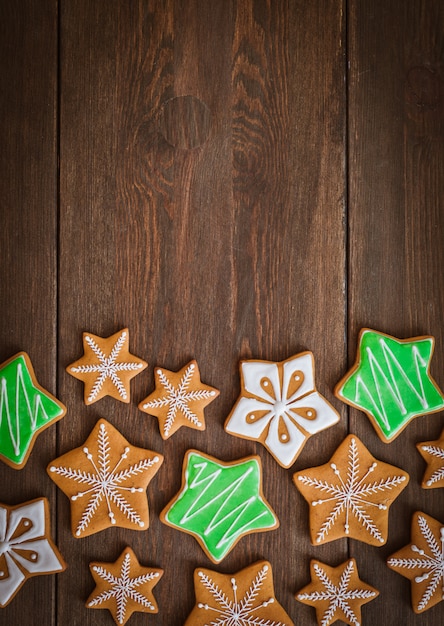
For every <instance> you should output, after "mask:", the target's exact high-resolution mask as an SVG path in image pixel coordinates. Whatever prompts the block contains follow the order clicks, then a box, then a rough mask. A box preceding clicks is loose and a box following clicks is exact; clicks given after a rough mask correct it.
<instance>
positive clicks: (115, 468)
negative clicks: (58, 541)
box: [47, 419, 163, 537]
mask: <svg viewBox="0 0 444 626" xmlns="http://www.w3.org/2000/svg"><path fill="white" fill-rule="evenodd" d="M162 461H163V457H162V455H161V454H157V453H155V452H152V451H151V450H145V449H143V448H136V447H135V446H131V445H130V444H129V443H128V441H127V440H126V439H125V438H124V437H123V436H122V435H121V434H120V433H119V431H118V430H117V429H116V428H114V427H113V426H112V425H111V424H109V423H108V422H107V421H106V420H104V419H101V420H99V421H98V422H97V424H96V426H95V428H94V429H93V430H92V432H91V434H90V435H89V437H88V439H87V440H86V441H85V443H84V444H83V445H82V446H80V447H79V448H75V449H74V450H71V452H67V453H66V454H64V455H63V456H61V457H59V458H57V459H55V460H54V461H52V463H50V464H49V466H48V468H47V471H48V474H49V476H50V478H51V479H52V480H53V481H54V482H55V483H56V485H57V486H58V487H59V488H60V489H61V490H62V491H63V493H65V494H66V495H67V496H68V497H69V499H70V501H71V528H72V533H73V535H74V537H86V536H87V535H92V534H93V533H96V532H98V531H100V530H103V529H105V528H109V527H111V526H120V527H122V528H131V529H134V530H146V529H147V528H148V525H149V514H148V500H147V495H146V488H147V486H148V483H149V482H150V481H151V479H152V478H153V476H154V475H155V474H156V472H157V471H158V469H159V467H160V466H161V464H162Z"/></svg>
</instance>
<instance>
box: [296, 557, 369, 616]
mask: <svg viewBox="0 0 444 626" xmlns="http://www.w3.org/2000/svg"><path fill="white" fill-rule="evenodd" d="M310 570H311V583H310V584H309V585H307V586H306V587H304V588H303V589H301V591H299V593H297V594H296V600H299V602H302V603H303V604H308V605H310V606H313V607H314V608H315V609H316V617H317V620H318V624H319V626H329V625H330V624H333V623H334V622H336V621H338V620H342V621H343V622H345V623H346V624H350V626H359V624H361V623H362V622H361V606H362V605H363V604H366V603H367V602H370V601H371V600H374V599H375V598H376V597H377V596H378V595H379V591H378V590H377V589H375V588H374V587H371V586H370V585H367V583H364V582H363V581H362V580H361V579H360V578H359V575H358V569H357V566H356V561H355V559H349V560H348V561H345V563H342V565H338V567H330V566H329V565H326V564H325V563H321V562H320V561H316V560H312V561H311V563H310Z"/></svg>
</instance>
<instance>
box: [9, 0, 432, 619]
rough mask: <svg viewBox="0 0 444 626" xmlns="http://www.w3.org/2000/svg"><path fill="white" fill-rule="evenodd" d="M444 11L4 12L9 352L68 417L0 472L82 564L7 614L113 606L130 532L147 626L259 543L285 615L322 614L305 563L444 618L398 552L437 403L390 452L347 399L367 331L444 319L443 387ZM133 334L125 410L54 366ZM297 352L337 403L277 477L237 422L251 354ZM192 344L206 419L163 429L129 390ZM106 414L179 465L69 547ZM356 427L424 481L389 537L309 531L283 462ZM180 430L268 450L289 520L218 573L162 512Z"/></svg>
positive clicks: (180, 606)
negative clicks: (318, 542) (87, 394)
mask: <svg viewBox="0 0 444 626" xmlns="http://www.w3.org/2000/svg"><path fill="white" fill-rule="evenodd" d="M441 4H442V3H439V2H438V0H428V1H425V0H411V1H410V0H409V1H408V2H404V1H401V0H399V1H394V2H391V3H386V2H383V1H382V0H375V1H374V2H371V3H369V2H365V1H364V0H349V1H348V2H345V1H344V0H326V1H325V2H322V3H316V2H306V1H305V0H273V1H270V0H230V1H226V0H162V1H161V2H159V1H157V0H129V1H127V2H117V1H116V2H110V1H109V0H95V1H94V2H90V1H89V0H75V1H73V0H63V1H60V2H59V3H57V2H56V1H55V0H54V1H51V0H47V1H46V0H45V1H44V2H39V3H36V2H29V1H26V0H19V1H18V2H15V3H8V2H3V3H2V4H1V8H0V23H1V27H0V28H1V31H2V38H1V40H0V53H1V54H0V64H1V69H2V75H1V80H2V90H1V93H0V129H1V131H0V133H1V134H0V138H1V145H2V150H1V151H0V174H1V176H0V186H1V192H2V193H1V194H0V203H1V215H2V226H3V228H2V229H0V243H1V251H2V255H1V263H2V272H3V273H2V276H3V277H4V280H3V281H1V283H0V296H1V300H0V307H1V312H2V321H3V324H2V326H1V327H0V337H1V345H0V352H1V353H2V355H3V357H4V358H5V359H6V358H7V357H8V356H10V355H11V354H13V353H14V352H16V351H18V350H19V349H27V350H28V351H29V352H30V356H31V358H32V359H33V362H34V364H35V366H36V371H37V373H38V377H39V380H40V382H41V383H42V384H43V385H44V386H47V388H48V389H50V390H51V391H52V392H57V395H58V397H59V398H60V399H61V400H62V401H63V402H64V403H65V404H66V405H67V406H68V414H67V416H66V417H65V419H64V420H62V421H61V422H60V423H59V424H58V425H57V427H56V428H53V429H49V430H48V431H46V432H45V433H44V434H43V435H42V436H41V441H39V440H38V443H37V444H36V448H35V450H34V452H33V453H32V455H31V458H30V460H29V462H28V464H27V466H26V468H25V469H24V470H21V471H20V472H17V471H14V470H12V469H10V468H8V467H6V466H4V467H3V464H2V467H1V468H0V482H1V485H2V489H1V494H0V496H1V497H0V500H3V499H4V500H5V501H6V502H8V503H13V502H20V501H23V500H26V499H29V498H31V497H36V496H38V495H47V496H48V497H49V498H50V500H51V504H52V513H53V522H54V527H55V531H54V534H55V535H56V536H57V543H58V545H59V548H60V550H61V552H62V554H63V555H64V557H65V559H66V561H67V563H68V569H67V571H66V572H64V573H63V574H60V575H58V576H48V577H38V578H36V579H35V580H33V581H29V582H28V583H27V589H26V591H25V589H23V590H22V591H21V592H20V596H19V598H17V599H16V600H15V601H14V602H13V603H11V605H10V606H9V607H8V608H7V609H4V610H2V612H1V614H0V623H3V622H2V620H5V623H8V625H11V626H15V624H17V625H18V624H28V623H29V624H32V623H41V624H44V625H45V626H46V625H47V624H48V625H54V626H56V625H58V624H60V625H61V624H69V626H85V625H86V626H87V625H89V624H94V625H95V626H100V625H102V624H103V625H104V626H105V625H106V624H110V622H111V623H112V618H111V616H110V615H109V613H108V612H107V611H90V610H88V609H87V608H86V607H85V605H84V604H85V601H86V599H87V597H88V596H89V594H90V593H91V591H92V590H93V588H94V581H93V579H92V577H91V576H90V574H89V569H88V564H89V563H90V562H91V561H110V562H111V561H115V560H116V559H117V557H118V556H119V555H120V553H121V552H122V551H123V549H124V548H125V546H127V545H129V546H131V547H132V548H133V549H134V551H135V553H136V554H137V556H138V558H139V561H140V562H141V564H142V565H146V566H149V565H151V566H153V567H157V568H162V569H164V571H165V574H164V576H163V577H162V579H161V581H160V582H159V584H158V585H157V586H156V587H155V588H154V595H155V597H156V600H157V602H158V604H159V608H160V612H159V614H158V615H157V616H150V617H149V618H148V617H146V616H144V615H142V614H141V613H134V614H133V616H132V617H131V621H130V624H132V625H134V626H137V624H140V625H142V624H147V623H148V622H149V623H152V624H159V625H160V624H162V625H164V626H176V625H179V624H183V623H184V621H185V619H186V618H187V616H188V615H189V613H190V612H191V609H192V607H193V605H194V602H195V596H194V588H193V582H192V577H193V571H194V569H195V568H196V567H206V568H208V567H209V568H210V569H211V568H213V569H215V570H218V571H220V572H223V573H231V572H235V571H237V570H239V569H241V568H244V567H246V566H248V565H250V564H251V563H253V562H254V561H256V560H259V559H268V560H270V561H271V563H272V566H273V574H274V581H275V590H276V597H277V598H278V600H279V601H280V603H281V604H282V605H283V606H284V608H285V610H286V611H287V612H288V614H289V615H290V616H291V617H292V619H293V620H294V623H295V624H303V625H304V626H305V625H307V626H309V625H310V624H316V618H315V611H314V609H313V608H311V607H308V606H306V605H303V604H301V603H298V602H297V601H296V600H295V598H294V594H295V593H296V592H297V591H298V590H299V589H300V588H302V587H303V586H305V585H306V584H307V583H308V582H309V563H310V559H311V558H316V559H319V560H321V561H325V562H326V563H328V564H330V565H333V566H334V565H338V564H339V563H341V562H343V561H344V560H345V559H346V558H347V556H354V557H356V559H357V561H358V567H359V572H360V575H361V577H362V579H363V580H365V581H366V582H368V583H369V584H371V585H374V586H375V587H376V588H378V589H379V590H380V592H381V593H380V596H379V598H378V599H377V600H375V601H374V602H371V603H369V604H368V605H366V606H365V607H364V608H363V623H364V624H377V623H381V624H392V623H397V622H399V623H402V624H406V625H412V626H413V624H427V625H428V626H430V625H431V626H438V624H441V623H442V620H443V608H444V603H441V604H440V605H437V606H436V607H434V609H432V610H431V611H427V612H426V613H425V614H423V615H422V616H415V614H414V613H413V611H412V609H411V608H410V590H409V583H408V581H407V580H405V579H403V578H402V577H401V576H399V575H397V574H395V573H394V572H392V571H390V570H389V569H388V568H387V567H386V565H385V559H386V557H387V556H388V555H389V554H391V553H392V552H394V551H395V550H398V549H399V548H401V547H402V546H403V545H405V544H406V543H407V542H408V541H409V528H410V517H411V514H412V512H413V511H414V510H416V509H422V510H424V511H425V512H426V513H429V514H432V515H434V516H435V517H437V518H438V519H439V518H440V516H441V519H442V511H443V495H442V494H441V491H442V490H438V489H436V490H427V491H425V490H423V489H421V488H420V486H419V482H420V479H421V477H422V473H423V470H424V463H423V461H422V459H421V457H420V455H419V454H417V452H416V450H415V448H414V444H415V443H416V442H417V441H422V440H427V439H433V438H436V437H437V436H438V434H439V432H440V430H441V429H442V413H441V414H437V415H435V416H430V417H426V418H418V419H417V420H415V421H414V422H413V423H412V424H411V425H410V426H409V427H408V428H407V429H406V430H405V431H404V433H403V434H402V435H400V437H399V438H398V439H397V440H396V441H395V442H393V443H391V444H389V445H386V444H383V443H382V442H380V440H379V438H378V437H377V436H376V434H375V432H374V431H373V428H372V426H371V425H370V422H369V420H367V418H366V417H365V416H364V414H362V413H360V412H358V411H355V410H349V409H348V408H347V407H346V406H345V405H344V404H341V403H340V402H339V401H338V400H337V399H336V398H334V397H333V393H332V390H333V388H334V385H335V383H336V382H337V381H338V380H339V379H340V378H341V377H342V375H343V374H344V373H345V371H346V370H347V366H348V364H351V363H352V362H353V361H354V359H355V350H356V340H357V335H358V331H359V329H360V328H361V327H362V326H371V327H374V328H375V329H378V330H382V331H385V332H388V333H391V334H394V335H396V336H398V337H408V336H413V335H417V334H432V335H434V336H435V337H436V351H435V355H434V357H433V361H432V374H433V375H434V377H435V379H436V381H437V382H438V384H440V386H441V387H443V386H444V378H443V376H442V371H443V366H444V356H443V355H444V337H443V331H442V310H443V308H444V306H443V305H444V300H443V295H442V293H443V286H444V285H443V272H442V267H443V260H444V259H443V257H444V252H443V249H444V248H443V241H444V237H443V234H444V232H443V231H444V213H443V211H442V206H441V204H440V203H441V197H442V191H443V189H444V184H443V182H444V159H443V150H442V146H443V138H444V137H443V134H444V116H443V106H442V103H443V97H444V88H443V85H444V82H443V75H444V74H443V69H444V68H443V58H442V52H441V51H442V47H443V46H442V44H443V41H442V37H443V32H444V29H443V26H444V11H443V9H442V7H441ZM347 68H348V71H347ZM57 194H58V197H57ZM18 216H19V219H18ZM124 327H128V328H129V334H130V350H131V352H132V353H134V354H135V355H137V356H139V357H140V358H142V359H144V360H146V361H147V362H148V363H149V365H148V368H147V369H146V370H145V371H144V372H142V373H141V374H140V375H139V376H137V377H135V378H134V379H133V381H132V382H131V402H130V403H129V404H125V403H120V402H118V401H116V400H113V399H111V398H104V399H102V400H100V401H99V402H97V403H94V404H92V405H90V406H85V405H84V403H83V386H82V383H81V382H80V381H79V380H76V379H75V378H73V377H71V376H70V375H69V374H68V373H67V372H66V371H65V367H66V366H67V365H68V364H69V363H71V362H73V361H74V360H76V359H77V358H79V357H80V356H81V355H82V352H83V349H82V332H83V331H89V332H91V333H94V334H96V335H99V336H103V337H106V336H109V335H111V334H113V333H115V332H117V331H118V330H120V329H122V328H124ZM303 350H311V351H312V352H313V353H314V357H315V365H316V382H317V387H318V389H319V391H320V392H321V393H322V394H323V395H325V396H326V397H327V399H328V400H330V401H331V402H332V404H333V405H334V406H335V407H336V408H337V409H338V411H339V412H340V414H341V421H340V423H339V424H338V425H336V426H335V427H334V428H330V429H328V430H326V431H324V432H322V433H320V434H318V435H316V436H315V437H312V438H311V439H310V440H309V441H308V442H307V444H306V446H305V447H304V449H303V451H302V453H301V455H300V456H299V458H298V459H297V461H296V463H295V464H294V466H293V467H292V468H291V469H290V470H284V469H282V468H281V467H280V466H278V464H277V463H276V462H275V460H274V459H273V458H272V457H271V455H270V454H268V452H267V451H266V450H265V448H263V447H262V446H260V444H256V443H255V442H253V441H247V440H242V439H239V438H235V437H232V436H229V435H228V434H227V433H225V432H224V430H223V424H224V421H225V418H226V416H227V415H228V413H229V411H230V409H231V408H232V406H233V404H234V402H235V400H236V398H237V396H238V394H239V386H240V383H239V361H240V360H241V359H249V358H256V359H267V360H272V361H281V360H284V359H286V358H288V357H290V356H291V355H294V354H296V353H298V352H301V351H303ZM192 358H195V359H196V360H197V362H198V364H199V369H200V372H201V377H202V381H203V382H205V383H207V384H209V385H212V386H214V387H216V388H218V389H219V390H220V396H219V397H218V398H217V399H216V400H215V401H214V402H213V403H211V404H210V405H209V406H208V407H207V409H206V410H205V415H206V430H205V431H203V432H198V431H196V430H191V429H187V428H182V429H180V430H179V431H178V432H177V433H175V434H174V436H173V437H171V438H170V439H168V440H166V441H164V440H163V439H162V438H161V436H160V433H159V428H158V422H157V420H156V419H155V418H153V417H150V416H149V415H147V414H145V413H142V412H141V411H139V410H138V408H137V405H138V403H139V402H140V401H141V400H142V399H143V398H145V397H146V396H147V395H148V394H149V393H150V392H151V391H152V390H153V388H154V377H153V371H154V368H155V367H156V366H161V367H164V368H167V369H170V370H179V369H180V368H181V367H183V366H184V365H185V364H186V363H187V362H188V361H190V360H191V359H192ZM100 417H103V418H105V419H107V420H108V421H110V422H111V423H112V424H113V425H114V426H116V427H117V428H118V429H119V430H120V431H121V433H122V434H123V435H124V436H125V437H126V438H127V439H128V440H129V441H130V443H131V444H133V445H136V446H140V447H146V448H149V449H151V450H156V451H158V452H160V453H162V454H163V455H164V456H165V461H164V464H163V465H162V467H161V469H160V471H159V473H158V474H157V475H156V476H155V477H154V479H153V480H152V482H151V483H150V485H149V486H148V490H147V492H148V499H149V504H150V528H149V529H148V531H144V532H136V531H130V530H124V529H121V528H112V529H107V530H105V531H102V532H100V533H98V534H95V535H92V536H90V537H86V538H82V539H76V538H74V537H72V535H71V531H70V510H69V501H68V499H67V498H66V497H65V496H64V494H63V493H61V492H60V491H58V490H56V488H55V487H54V486H53V485H52V483H51V481H50V480H49V478H48V477H47V476H46V473H45V467H46V465H47V464H48V463H49V461H50V460H51V459H53V458H54V457H55V456H58V455H60V454H63V453H65V452H67V451H68V450H70V449H72V448H74V447H76V446H79V445H81V444H82V443H83V442H84V441H85V439H86V438H87V436H88V435H89V433H90V431H91V430H92V428H93V426H94V425H95V423H96V422H97V420H98V419H99V418H100ZM348 432H354V433H356V434H357V435H358V436H359V437H360V438H361V439H362V440H363V441H364V442H365V444H366V445H368V447H369V449H370V451H371V452H372V453H373V454H374V455H375V456H376V457H377V458H380V459H381V460H384V461H386V462H389V463H392V464H395V465H399V466H400V467H402V468H403V469H406V470H407V471H408V472H409V473H410V475H411V481H410V484H409V486H408V488H407V489H406V490H405V491H404V492H403V494H402V495H401V497H400V498H399V500H397V501H396V502H395V504H394V505H393V507H392V510H391V512H390V526H389V541H388V543H387V545H386V546H383V547H382V548H371V547H369V546H367V545H366V544H363V543H362V542H357V541H353V540H350V541H346V540H345V539H341V540H338V541H335V542H330V543H327V544H324V545H322V546H316V547H314V546H312V545H311V544H310V542H309V532H308V506H307V504H306V502H305V500H304V499H303V498H302V496H301V495H300V494H299V492H298V491H297V490H296V489H295V487H294V485H293V484H292V474H293V472H294V471H297V470H301V469H305V468H307V467H310V466H315V465H320V464H323V463H325V462H327V461H328V459H329V458H330V457H331V455H332V454H333V452H334V451H335V449H336V448H337V446H338V445H339V444H340V442H341V441H342V440H343V438H344V436H345V435H346V434H347V433H348ZM190 448H197V449H199V450H201V451H203V452H205V453H207V454H210V455H214V456H216V457H218V458H220V459H222V460H225V461H231V460H234V459H238V458H240V457H243V456H246V455H250V454H259V455H260V457H261V460H262V466H263V475H264V484H263V488H264V494H265V496H266V498H267V500H268V501H269V502H270V504H271V505H272V507H273V508H274V509H275V511H276V512H277V515H278V517H279V520H280V527H279V529H277V530H275V531H272V532H267V533H258V534H255V535H251V536H249V537H246V538H243V539H242V540H241V541H240V542H239V543H238V544H237V546H236V547H235V549H234V550H233V551H232V552H231V553H230V554H229V555H228V556H227V557H226V558H225V559H224V560H223V562H222V563H220V564H219V565H218V566H213V565H211V563H210V562H209V561H208V559H207V558H206V557H205V555H204V553H203V551H202V550H201V548H200V547H199V545H198V544H197V542H196V541H195V539H194V538H193V537H191V536H189V535H186V534H184V533H181V532H179V531H177V530H174V529H172V528H170V527H167V526H165V525H164V524H162V523H161V522H160V520H159V513H160V512H161V510H162V509H163V508H164V506H165V505H166V504H167V503H168V502H169V500H170V499H171V498H172V497H173V496H174V495H175V494H176V493H177V491H178V489H179V487H180V484H181V469H182V461H183V458H184V454H185V452H186V451H187V450H188V449H190ZM410 451H411V452H410ZM393 598H396V601H395V600H394V599H393Z"/></svg>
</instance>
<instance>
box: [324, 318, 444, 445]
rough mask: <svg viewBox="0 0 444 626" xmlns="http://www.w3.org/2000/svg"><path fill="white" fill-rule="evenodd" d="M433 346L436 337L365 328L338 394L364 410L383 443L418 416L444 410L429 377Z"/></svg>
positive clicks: (434, 384)
mask: <svg viewBox="0 0 444 626" xmlns="http://www.w3.org/2000/svg"><path fill="white" fill-rule="evenodd" d="M434 344H435V340H434V338H433V337H428V336H424V337H414V338H412V339H396V338H395V337H391V336H390V335H386V334H384V333H380V332H377V331H374V330H370V329H369V328H364V329H362V330H361V332H360V334H359V348H358V355H357V359H356V363H355V364H354V365H353V367H352V368H351V370H350V371H349V372H347V374H346V375H345V376H344V377H343V378H342V379H341V380H340V381H339V383H338V384H337V385H336V387H335V395H336V396H337V397H338V398H339V399H340V400H342V401H343V402H346V403H347V404H349V405H350V406H353V407H355V408H357V409H360V410H361V411H364V413H366V414H367V416H368V417H369V419H370V421H371V423H372V424H373V427H374V428H375V430H376V433H377V434H378V436H379V437H380V439H381V440H382V441H383V442H384V443H389V442H390V441H393V440H394V439H395V438H396V437H397V436H398V435H399V434H400V433H401V431H402V430H403V429H404V428H405V427H406V426H407V424H408V423H409V422H410V421H411V420H412V419H413V418H414V417H417V416H418V415H426V414H428V413H435V412H436V411H440V410H442V409H443V408H444V396H443V394H442V392H441V390H440V389H439V388H438V386H437V384H436V383H435V381H434V380H433V378H432V377H431V376H430V373H429V369H430V361H431V359H432V354H433V348H434Z"/></svg>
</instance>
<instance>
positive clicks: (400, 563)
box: [387, 511, 444, 613]
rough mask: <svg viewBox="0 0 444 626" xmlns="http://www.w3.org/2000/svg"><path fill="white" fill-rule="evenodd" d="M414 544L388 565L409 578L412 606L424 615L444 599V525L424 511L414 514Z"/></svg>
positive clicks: (389, 560)
mask: <svg viewBox="0 0 444 626" xmlns="http://www.w3.org/2000/svg"><path fill="white" fill-rule="evenodd" d="M411 537H412V543H411V544H409V545H408V546H405V547H404V548H402V549H401V550H399V551H398V552H395V554H392V556H391V557H389V558H388V560H387V565H388V566H389V567H390V569H393V570H394V571H395V572H398V574H401V576H405V577H406V578H409V579H410V581H411V589H412V606H413V610H414V611H415V613H422V612H423V611H426V610H427V609H430V608H432V606H435V604H438V602H441V601H442V600H443V599H444V593H443V589H444V523H443V522H439V521H438V520H436V519H433V517H430V515H426V514H425V513H422V512H421V511H417V512H416V513H414V515H413V518H412V530H411Z"/></svg>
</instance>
